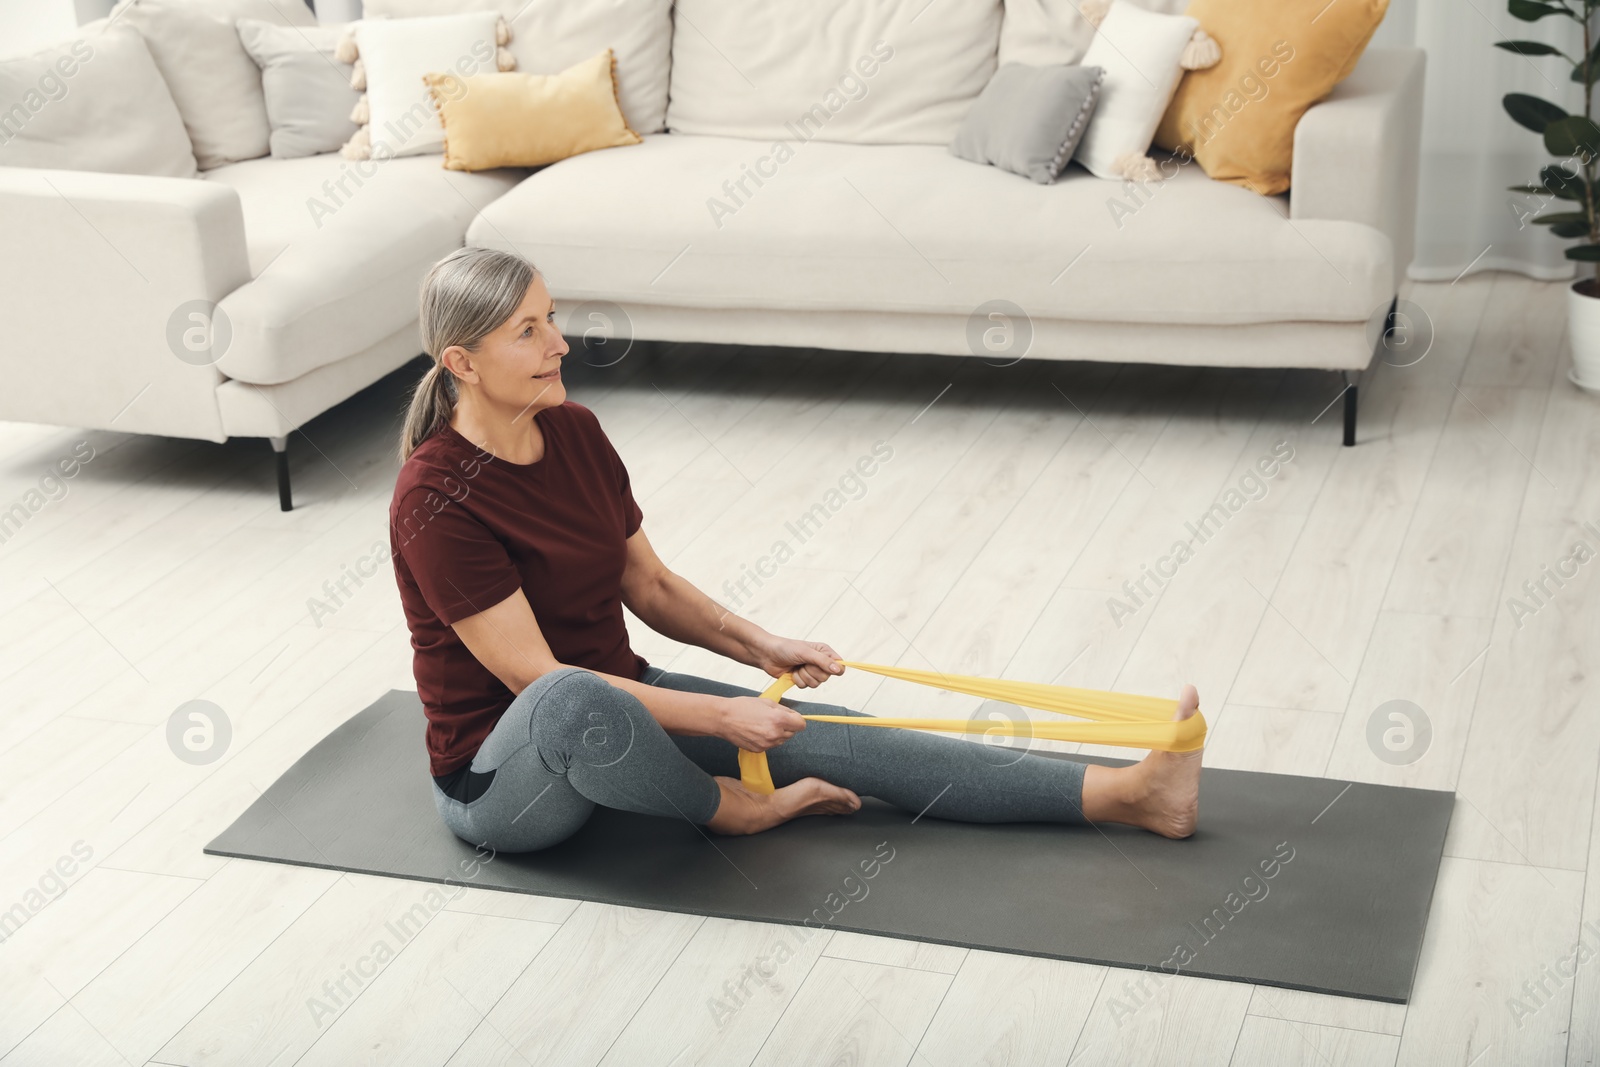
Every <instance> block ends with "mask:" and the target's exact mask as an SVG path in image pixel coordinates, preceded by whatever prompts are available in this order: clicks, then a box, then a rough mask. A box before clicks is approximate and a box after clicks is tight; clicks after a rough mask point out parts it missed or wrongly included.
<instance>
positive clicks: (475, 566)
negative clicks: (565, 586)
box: [392, 486, 522, 626]
mask: <svg viewBox="0 0 1600 1067" xmlns="http://www.w3.org/2000/svg"><path fill="white" fill-rule="evenodd" d="M393 526H394V529H393V532H392V536H393V538H394V542H395V545H396V546H397V547H398V549H399V552H400V554H401V556H403V557H404V558H405V563H406V567H407V568H408V569H409V570H410V572H411V578H412V580H413V581H415V582H416V583H417V588H418V589H419V590H421V592H422V598H423V599H424V600H425V601H427V603H428V607H429V608H431V609H432V610H433V613H434V614H435V615H437V616H438V617H439V621H440V622H443V623H444V624H445V625H447V626H448V625H453V624H454V623H457V622H459V621H460V620H462V619H466V618H470V617H471V616H473V615H476V614H478V613H479V612H480V611H484V610H487V609H488V608H492V607H494V606H495V605H496V604H498V603H500V602H501V601H502V600H504V599H505V598H506V597H508V596H510V595H511V594H512V593H515V592H516V591H517V590H518V589H520V588H522V576H521V575H520V574H519V573H518V572H517V568H516V565H515V564H513V563H512V562H511V556H510V554H509V553H507V552H506V546H505V545H504V544H502V543H501V542H500V540H499V539H498V538H496V537H495V536H494V534H493V533H491V532H490V531H489V529H488V527H486V526H484V525H483V523H481V522H479V521H478V519H477V518H475V517H474V516H473V515H472V514H471V513H470V512H469V511H468V510H467V509H466V508H465V507H463V506H462V505H461V504H459V503H457V502H456V501H455V500H452V499H451V498H449V497H448V496H446V495H445V494H443V493H441V492H439V491H438V490H437V489H432V488H428V487H426V486H419V487H418V488H416V489H413V490H411V491H410V492H408V493H407V494H406V495H405V496H404V497H403V498H402V499H401V501H400V506H399V509H398V510H397V511H396V513H395V518H394V520H393Z"/></svg>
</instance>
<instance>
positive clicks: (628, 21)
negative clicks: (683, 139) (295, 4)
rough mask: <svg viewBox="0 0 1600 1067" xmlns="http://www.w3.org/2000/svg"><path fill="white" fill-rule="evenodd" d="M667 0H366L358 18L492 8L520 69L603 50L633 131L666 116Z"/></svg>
mask: <svg viewBox="0 0 1600 1067" xmlns="http://www.w3.org/2000/svg"><path fill="white" fill-rule="evenodd" d="M671 10H672V0H366V2H365V3H364V5H363V6H362V16H363V17H365V18H414V17H416V16H419V15H454V14H456V13H458V12H462V11H498V12H500V13H501V14H502V15H504V16H505V17H506V20H507V22H509V23H510V25H511V41H510V43H509V44H507V45H506V48H507V50H508V51H510V53H511V54H512V55H513V56H515V57H516V59H517V70H519V71H521V72H523V73H526V74H559V73H560V72H561V71H564V70H566V69H567V68H568V67H570V66H573V65H574V64H577V63H582V62H583V61H584V60H586V59H589V58H592V57H593V56H595V55H597V54H599V53H600V52H602V51H604V50H605V49H607V48H610V49H612V50H613V52H614V53H615V55H616V59H617V67H616V70H617V97H618V100H619V102H620V103H621V105H622V115H623V117H624V118H626V119H627V120H628V125H629V126H630V127H632V128H633V131H634V132H635V133H660V132H661V130H662V129H663V127H664V123H665V120H666V114H667V69H668V65H669V63H670V61H671V48H672V18H671V15H670V12H671Z"/></svg>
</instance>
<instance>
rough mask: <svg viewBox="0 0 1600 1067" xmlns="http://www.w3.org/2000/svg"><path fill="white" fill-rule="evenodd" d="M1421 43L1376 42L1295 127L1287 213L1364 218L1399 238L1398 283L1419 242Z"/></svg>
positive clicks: (1305, 216)
mask: <svg viewBox="0 0 1600 1067" xmlns="http://www.w3.org/2000/svg"><path fill="white" fill-rule="evenodd" d="M1424 63H1425V57H1424V53H1423V51H1422V49H1420V48H1371V49H1368V50H1367V53H1366V54H1365V55H1364V56H1362V57H1361V62H1360V63H1359V64H1357V65H1356V69H1355V70H1354V71H1353V72H1352V73H1351V75H1350V76H1349V77H1348V78H1346V79H1345V80H1344V81H1342V82H1340V83H1339V84H1338V85H1337V86H1335V87H1334V90H1333V92H1332V93H1331V94H1329V96H1328V98H1327V99H1326V100H1323V101H1322V102H1321V103H1319V104H1315V105H1313V106H1312V107H1311V109H1310V110H1308V111H1307V112H1306V113H1305V114H1304V115H1303V116H1301V119H1300V122H1299V124H1298V125H1297V126H1296V127H1295V131H1294V163H1293V175H1292V177H1291V186H1290V192H1289V216H1290V217H1291V218H1296V219H1336V220H1342V221H1346V222H1361V223H1365V224H1366V225H1368V226H1371V227H1373V228H1374V229H1376V230H1378V231H1380V232H1382V233H1383V234H1385V235H1387V236H1388V238H1389V241H1390V243H1391V244H1392V245H1393V246H1394V270H1395V288H1396V291H1398V290H1399V286H1400V281H1401V279H1403V278H1404V277H1405V272H1406V268H1407V267H1409V266H1410V265H1411V257H1412V254H1413V251H1414V249H1415V244H1416V216H1417V175H1418V165H1419V159H1420V157H1421V154H1422V85H1423V71H1424Z"/></svg>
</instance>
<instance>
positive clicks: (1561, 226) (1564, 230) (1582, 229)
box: [1550, 222, 1589, 237]
mask: <svg viewBox="0 0 1600 1067" xmlns="http://www.w3.org/2000/svg"><path fill="white" fill-rule="evenodd" d="M1550 232H1551V233H1553V234H1555V235H1556V236H1557V237H1588V236H1589V224H1588V223H1587V222H1558V223H1556V224H1555V225H1554V226H1552V227H1550Z"/></svg>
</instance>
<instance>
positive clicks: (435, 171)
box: [205, 154, 527, 384]
mask: <svg viewBox="0 0 1600 1067" xmlns="http://www.w3.org/2000/svg"><path fill="white" fill-rule="evenodd" d="M526 173H527V172H526V171H522V170H486V171H479V172H477V173H472V174H466V173H461V172H459V171H447V170H445V169H444V168H442V167H440V166H439V157H438V156H409V157H403V158H398V159H391V160H388V161H386V162H378V161H376V160H362V161H359V162H352V161H350V160H346V159H343V158H341V157H340V156H338V155H335V154H324V155H318V156H306V157H303V158H300V159H273V158H271V157H267V158H265V159H254V160H249V161H247V162H244V163H235V164H232V165H230V166H226V167H219V168H217V169H216V170H213V171H208V172H207V173H206V174H205V178H206V179H208V180H210V181H214V182H220V183H223V184H225V185H228V186H230V187H232V188H233V189H234V190H236V191H237V192H238V194H239V200H240V205H241V207H242V210H243V213H244V229H245V240H246V242H247V243H248V245H249V251H250V270H251V273H252V275H254V280H253V281H251V282H249V283H248V284H246V285H243V286H241V287H240V288H239V289H237V290H235V291H234V292H233V293H232V294H230V295H229V296H228V297H227V298H226V299H225V300H223V301H222V303H221V305H220V307H221V309H222V312H223V313H224V314H226V315H227V316H228V320H229V325H230V326H231V328H232V332H233V336H232V340H231V341H230V343H229V346H228V349H227V351H226V352H224V353H223V355H222V357H221V358H220V359H219V360H218V361H217V366H218V367H219V368H220V369H221V370H222V372H223V373H224V374H226V375H227V376H228V377H230V378H238V379H242V380H244V381H246V382H253V383H255V384H269V383H273V382H284V381H289V380H290V379H293V378H296V377H299V376H300V375H301V374H304V373H305V372H306V371H308V370H311V369H312V368H314V367H320V366H323V365H325V364H328V363H332V362H334V361H336V360H339V359H342V358H344V357H345V356H348V355H350V354H351V353H353V352H359V351H361V350H362V349H365V348H367V347H369V346H371V345H373V344H376V343H377V342H378V341H380V340H382V339H383V338H385V337H387V336H389V335H390V334H392V333H394V332H395V331H396V330H398V329H400V328H401V327H403V326H405V325H406V323H408V322H410V321H411V320H412V319H414V318H416V316H417V287H418V285H420V284H421V282H422V277H423V275H424V274H426V273H427V270H428V268H429V267H430V266H432V265H433V264H434V263H435V262H436V261H438V260H439V259H440V258H441V257H443V256H444V255H446V254H447V253H449V252H450V251H452V250H453V249H456V248H459V247H461V244H462V238H463V235H464V234H465V232H466V229H467V224H468V223H469V222H470V221H471V220H472V218H473V216H474V215H475V214H476V213H477V211H478V210H479V209H480V208H482V207H483V205H484V204H486V203H488V202H489V201H491V200H493V199H494V198H495V197H497V196H499V195H501V194H502V193H504V192H505V191H506V190H507V189H509V188H510V187H511V186H513V185H515V184H516V182H517V180H518V179H520V178H521V177H522V176H523V175H525V174H526Z"/></svg>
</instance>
